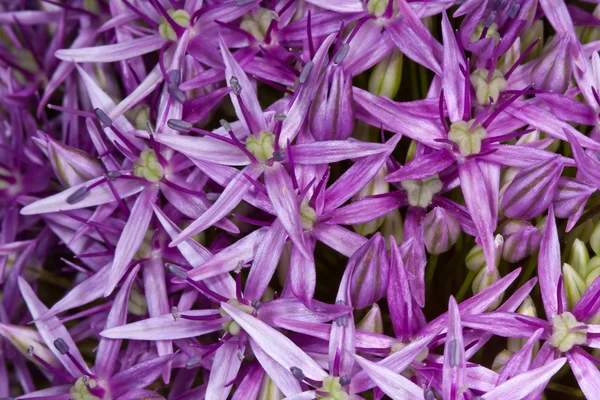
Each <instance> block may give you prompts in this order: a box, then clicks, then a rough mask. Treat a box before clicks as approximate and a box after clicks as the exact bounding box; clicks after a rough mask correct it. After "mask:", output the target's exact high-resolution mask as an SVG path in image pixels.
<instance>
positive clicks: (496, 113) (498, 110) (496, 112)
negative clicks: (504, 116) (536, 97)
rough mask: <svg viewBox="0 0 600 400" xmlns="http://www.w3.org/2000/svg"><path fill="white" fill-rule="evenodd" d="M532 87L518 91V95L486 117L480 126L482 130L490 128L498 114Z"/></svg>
mask: <svg viewBox="0 0 600 400" xmlns="http://www.w3.org/2000/svg"><path fill="white" fill-rule="evenodd" d="M532 87H533V84H531V85H529V86H527V87H526V88H524V89H522V90H521V91H520V93H517V94H515V95H514V96H513V97H511V98H510V99H508V100H506V101H505V102H504V103H502V104H501V105H500V106H499V107H498V108H497V109H496V110H495V111H494V112H493V113H492V114H491V115H490V116H489V117H487V119H486V120H485V121H484V122H483V123H482V124H481V125H482V126H483V127H484V128H486V129H487V127H488V126H490V124H491V123H492V121H493V120H494V119H495V118H496V117H497V116H498V115H500V113H501V112H502V111H504V110H505V109H506V108H507V107H508V106H510V105H511V104H512V103H514V102H515V101H516V100H517V99H518V98H519V97H521V96H522V95H523V94H524V93H525V92H527V91H528V90H529V89H531V88H532Z"/></svg>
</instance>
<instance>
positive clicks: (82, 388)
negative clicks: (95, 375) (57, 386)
mask: <svg viewBox="0 0 600 400" xmlns="http://www.w3.org/2000/svg"><path fill="white" fill-rule="evenodd" d="M88 385H89V386H90V388H92V389H93V388H95V387H96V386H98V383H97V382H96V381H95V380H94V379H88ZM69 391H70V392H71V395H72V396H73V397H71V398H72V399H74V400H102V399H101V398H100V397H98V396H94V395H93V394H91V393H90V391H89V389H88V387H87V386H86V384H85V378H84V377H81V378H79V379H77V382H75V385H73V386H71V389H69Z"/></svg>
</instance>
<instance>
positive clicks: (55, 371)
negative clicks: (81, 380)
mask: <svg viewBox="0 0 600 400" xmlns="http://www.w3.org/2000/svg"><path fill="white" fill-rule="evenodd" d="M27 355H28V356H29V357H31V358H34V359H35V360H36V361H37V362H39V363H40V364H41V365H42V366H43V367H44V368H46V369H47V370H48V371H50V372H51V373H52V374H54V376H56V377H59V378H61V379H62V380H63V381H65V382H69V383H70V382H73V380H74V379H73V377H71V376H70V375H67V374H65V373H64V372H63V371H61V370H59V369H57V368H56V367H54V366H52V365H50V364H48V363H47V362H46V360H44V359H43V358H41V357H40V356H38V355H37V354H35V353H34V349H33V346H29V347H28V348H27Z"/></svg>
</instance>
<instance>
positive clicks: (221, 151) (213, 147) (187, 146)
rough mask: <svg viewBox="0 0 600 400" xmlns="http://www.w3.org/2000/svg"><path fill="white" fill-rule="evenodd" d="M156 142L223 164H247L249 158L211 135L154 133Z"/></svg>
mask: <svg viewBox="0 0 600 400" xmlns="http://www.w3.org/2000/svg"><path fill="white" fill-rule="evenodd" d="M155 139H156V141H157V142H159V143H162V144H164V145H165V146H168V147H170V148H172V149H174V150H177V151H178V152H180V153H183V154H185V155H186V156H188V157H191V158H195V159H197V160H202V161H209V162H213V163H216V164H223V165H248V164H249V163H250V159H249V158H248V156H247V155H246V154H245V153H244V152H243V151H242V150H240V149H239V148H238V147H235V146H233V145H230V144H227V143H225V142H223V141H221V140H218V139H214V138H211V137H191V136H181V135H177V136H176V135H155Z"/></svg>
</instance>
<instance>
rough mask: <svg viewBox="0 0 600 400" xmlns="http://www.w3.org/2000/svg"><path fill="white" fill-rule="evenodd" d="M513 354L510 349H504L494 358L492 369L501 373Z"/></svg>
mask: <svg viewBox="0 0 600 400" xmlns="http://www.w3.org/2000/svg"><path fill="white" fill-rule="evenodd" d="M512 355H513V352H512V351H510V350H502V351H501V352H500V353H498V355H497V356H496V358H494V362H493V363H492V371H495V372H497V373H500V371H502V368H504V366H505V365H506V363H507V362H508V360H509V359H510V358H511V357H512Z"/></svg>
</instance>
